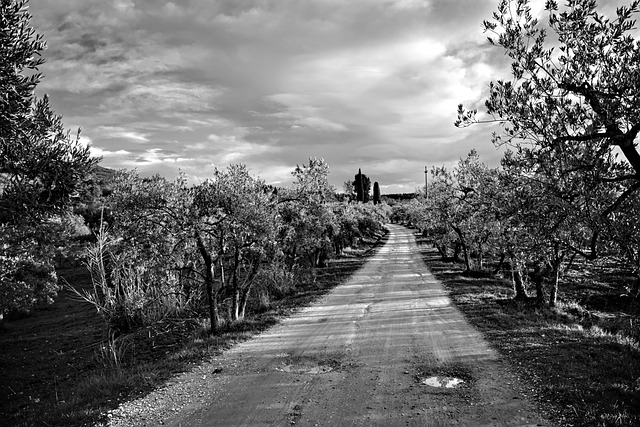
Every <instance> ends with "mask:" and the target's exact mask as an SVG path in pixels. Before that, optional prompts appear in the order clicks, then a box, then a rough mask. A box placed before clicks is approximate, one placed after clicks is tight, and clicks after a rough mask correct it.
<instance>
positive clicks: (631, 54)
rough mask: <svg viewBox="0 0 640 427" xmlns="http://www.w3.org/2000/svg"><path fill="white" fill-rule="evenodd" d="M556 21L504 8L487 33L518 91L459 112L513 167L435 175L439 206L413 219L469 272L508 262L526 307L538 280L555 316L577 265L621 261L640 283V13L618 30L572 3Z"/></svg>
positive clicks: (499, 91) (493, 88)
mask: <svg viewBox="0 0 640 427" xmlns="http://www.w3.org/2000/svg"><path fill="white" fill-rule="evenodd" d="M545 9H546V12H547V13H548V16H549V19H548V22H547V23H545V24H542V23H540V22H539V21H538V20H537V19H536V18H535V17H534V16H533V15H532V13H531V9H530V7H529V1H527V0H511V1H509V0H502V1H501V2H500V4H499V6H498V11H497V12H496V13H495V14H494V17H493V20H491V21H485V22H484V27H485V30H486V31H487V32H489V33H491V34H492V36H491V37H489V42H490V43H492V44H494V45H498V46H500V47H502V48H503V49H504V51H505V53H506V55H507V56H508V57H509V58H511V60H512V65H511V70H512V79H511V80H505V81H497V82H495V83H492V84H491V85H490V94H489V98H488V100H487V101H486V103H485V106H486V109H487V115H485V116H478V113H477V111H476V110H471V111H470V110H466V109H465V108H464V107H463V106H462V105H461V106H459V108H458V120H457V122H456V125H457V126H469V125H472V124H475V123H482V122H498V123H500V124H501V125H502V127H503V130H504V131H503V132H502V133H501V134H498V133H496V134H494V138H493V142H494V143H495V144H497V145H505V144H506V145H508V146H510V147H511V148H510V150H509V151H507V153H506V154H505V156H504V158H503V160H502V164H501V167H500V168H495V169H492V168H488V167H487V166H486V165H484V164H482V163H481V162H480V161H479V159H478V156H477V154H476V153H475V152H471V153H470V154H469V156H468V157H467V158H466V159H462V160H461V161H460V162H459V163H458V165H457V166H456V168H455V169H454V170H453V171H452V172H449V171H447V170H446V169H444V168H434V169H433V170H432V171H431V175H432V179H431V184H430V188H429V200H426V201H425V200H422V201H415V202H413V204H412V206H411V207H410V209H409V213H408V214H409V216H410V217H411V220H412V222H415V223H416V224H418V225H419V226H420V227H422V228H424V229H425V230H427V232H428V233H429V234H430V235H431V236H433V238H434V241H435V244H436V246H437V247H438V248H439V250H440V251H441V253H442V254H443V255H445V256H446V255H447V252H448V250H450V248H452V247H453V248H454V249H455V250H456V251H457V252H459V253H456V255H460V256H461V257H463V259H464V261H465V265H466V268H467V270H473V269H482V268H483V262H484V259H485V257H486V256H487V255H492V256H497V257H498V258H499V259H500V260H501V263H502V262H503V261H505V260H507V261H509V262H510V264H511V271H512V279H513V285H514V290H515V293H516V297H517V298H522V297H524V296H525V283H526V279H527V278H529V279H530V281H531V282H532V283H534V284H535V287H536V294H537V297H538V299H540V300H542V299H544V298H545V293H546V291H547V290H548V294H549V295H548V298H549V299H548V301H549V303H550V304H551V305H553V304H555V301H556V295H557V287H558V281H559V278H560V276H561V274H562V272H563V270H564V269H565V268H566V266H567V265H568V263H567V261H568V260H572V259H573V258H574V257H575V256H581V257H584V258H586V259H589V260H594V259H598V258H602V257H615V258H616V259H618V260H620V261H622V262H623V263H624V264H625V265H626V266H627V267H628V268H629V269H630V270H631V271H632V272H633V273H634V274H635V275H636V277H638V275H639V274H640V225H639V224H640V221H639V220H640V217H639V216H638V215H639V212H640V195H639V191H638V190H640V154H639V152H638V147H637V143H636V139H637V137H638V132H640V114H639V112H640V97H639V96H638V94H639V93H640V90H639V87H638V82H639V81H640V79H639V77H640V45H639V44H638V42H637V41H636V40H635V39H634V37H633V30H634V25H635V22H634V21H633V19H632V17H633V15H634V14H636V13H638V12H639V10H640V2H638V1H634V2H632V3H631V4H630V5H629V6H627V7H619V8H618V9H617V12H616V16H615V18H614V19H610V18H608V17H607V16H605V15H603V14H601V13H599V12H598V11H597V5H596V2H595V1H593V0H569V1H567V2H566V4H565V5H564V7H563V9H562V10H560V8H559V7H558V4H557V3H556V2H555V1H547V2H546V4H545ZM549 31H552V32H554V33H555V35H554V37H552V38H551V41H548V40H547V33H548V32H549ZM545 284H548V286H545ZM637 288H638V284H637V283H636V292H637V290H638V289H637Z"/></svg>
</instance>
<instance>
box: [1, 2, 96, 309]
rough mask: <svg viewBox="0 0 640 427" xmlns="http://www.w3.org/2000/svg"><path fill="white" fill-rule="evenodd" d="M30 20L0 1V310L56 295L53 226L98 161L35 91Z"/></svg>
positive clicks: (39, 45) (35, 52)
mask: <svg viewBox="0 0 640 427" xmlns="http://www.w3.org/2000/svg"><path fill="white" fill-rule="evenodd" d="M30 20H31V15H30V14H29V13H28V10H27V6H26V1H16V0H2V1H1V2H0V176H1V178H2V179H1V182H0V232H1V234H0V236H1V237H0V258H1V259H2V262H3V264H4V265H5V266H7V269H6V270H4V274H3V280H2V287H3V291H2V293H3V297H2V303H1V305H0V314H1V313H2V312H5V311H7V310H15V309H20V310H24V311H28V310H29V309H31V307H32V306H33V304H34V302H35V301H50V300H51V298H52V296H53V295H55V290H56V288H57V284H56V280H55V273H54V272H53V268H52V267H51V259H50V254H51V251H50V250H49V248H50V246H51V245H52V244H53V243H54V242H55V241H56V240H57V237H58V233H57V232H58V231H59V228H57V227H56V226H55V223H56V221H58V220H59V219H60V218H61V217H63V216H65V215H67V214H68V211H69V209H70V206H71V204H72V203H73V200H74V197H75V196H76V195H77V193H78V191H79V190H81V188H82V187H83V184H84V179H85V177H86V176H87V174H88V173H89V172H90V170H91V168H93V166H94V165H95V164H96V163H97V159H94V158H92V157H91V156H90V153H89V148H88V147H86V146H84V145H82V144H81V143H80V141H79V135H78V136H76V137H75V138H73V137H71V135H70V133H69V132H68V131H65V130H64V127H63V125H62V119H61V117H60V116H58V115H56V114H55V113H54V112H53V111H52V110H51V107H50V105H49V100H48V98H47V97H46V96H45V97H43V98H42V99H37V98H36V97H35V95H34V89H35V88H36V86H37V85H38V83H39V82H40V80H41V75H40V74H39V73H38V71H37V68H38V66H39V65H41V64H42V63H43V62H44V58H42V56H41V51H42V50H43V49H44V48H45V42H44V40H43V38H42V36H41V35H39V34H37V33H36V32H35V30H34V29H33V28H32V27H31V25H30ZM8 266H13V267H11V268H9V267H8ZM30 266H31V267H30ZM41 271H47V273H46V274H40V272H41ZM7 272H12V273H7ZM27 276H30V277H36V276H37V277H43V278H44V277H48V279H46V280H45V279H42V280H40V279H34V280H33V281H30V280H23V278H24V277H27ZM43 280H44V282H46V284H42V283H44V282H43ZM39 283H40V284H39ZM11 289H13V290H15V292H13V291H11ZM19 289H21V290H22V291H20V292H18V291H17V290H19ZM12 295H13V296H12ZM25 295H31V296H29V297H26V296H25ZM18 301H22V303H18Z"/></svg>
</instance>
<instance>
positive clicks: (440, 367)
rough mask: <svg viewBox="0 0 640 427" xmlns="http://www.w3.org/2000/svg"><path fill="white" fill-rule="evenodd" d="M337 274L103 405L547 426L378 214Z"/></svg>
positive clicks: (180, 416)
mask: <svg viewBox="0 0 640 427" xmlns="http://www.w3.org/2000/svg"><path fill="white" fill-rule="evenodd" d="M389 229H390V235H389V238H388V240H387V242H386V243H385V245H384V246H383V247H381V248H380V249H379V250H378V252H377V254H376V255H374V256H373V257H371V258H370V259H369V260H368V262H367V263H366V264H365V265H364V267H363V268H362V269H361V270H360V271H359V272H357V273H356V274H354V275H353V276H352V277H351V279H350V280H349V281H348V282H346V283H345V284H344V285H341V286H338V287H337V288H335V289H334V290H333V291H331V292H330V293H328V294H327V295H325V296H324V297H323V298H322V299H321V300H319V301H318V302H316V303H314V304H313V305H311V306H310V307H308V308H306V309H303V310H301V311H300V312H299V313H297V314H296V315H294V316H293V317H291V318H289V319H287V320H285V321H284V322H282V323H281V324H279V325H278V326H276V327H274V328H272V329H270V330H268V331H266V332H264V333H262V334H261V335H259V336H257V337H256V338H254V339H251V340H249V341H246V342H244V343H241V344H239V345H237V346H235V347H234V348H232V349H231V350H229V351H227V352H225V353H223V354H222V355H219V356H215V357H213V358H211V359H210V360H209V361H207V362H205V363H201V364H199V365H198V366H197V367H195V368H193V369H192V370H190V371H189V372H186V373H183V374H180V375H178V376H176V377H174V378H173V379H172V380H171V381H169V382H168V383H167V384H166V386H164V387H162V388H161V389H158V390H156V391H154V392H153V393H151V394H149V395H147V396H145V397H144V398H140V399H137V400H133V401H130V402H127V403H124V404H122V405H121V406H120V407H118V408H117V409H115V410H113V411H110V412H109V414H108V422H107V424H108V425H109V426H111V427H117V426H131V425H136V426H152V425H153V426H155V425H170V426H205V425H206V426H210V425H221V426H241V425H242V426H244V425H251V426H263V425H264V426H282V425H302V426H316V425H322V426H334V425H335V426H343V425H354V426H357V425H363V426H364V425H366V426H369V425H380V426H400V425H402V426H405V425H421V426H422V425H428V426H439V425H442V426H445V425H446V426H451V425H461V426H497V425H500V426H540V425H543V426H546V425H550V422H549V421H548V420H546V419H545V418H544V417H543V416H542V415H541V414H540V413H539V412H538V410H537V409H536V406H535V404H534V403H533V401H532V400H530V397H529V396H528V390H529V388H528V387H527V386H526V384H524V383H523V382H522V381H521V380H520V379H519V378H518V376H517V375H515V374H514V373H513V372H512V371H511V370H510V368H509V367H508V366H507V364H506V363H504V362H503V361H502V360H501V359H500V357H499V356H498V354H497V353H496V351H494V349H492V348H491V347H490V346H489V345H488V344H487V342H486V341H485V340H484V339H483V337H482V335H481V334H480V333H479V332H478V330H476V329H475V328H473V327H471V326H470V325H469V324H468V323H467V321H466V320H465V318H464V317H463V315H462V314H461V313H460V312H459V311H458V309H457V308H456V307H455V306H454V305H453V304H452V302H451V300H450V298H449V296H448V294H447V292H446V291H445V290H444V288H443V286H442V284H441V283H440V282H439V281H438V280H437V279H436V278H435V277H434V276H433V275H432V274H431V273H430V272H429V271H428V269H427V268H426V267H425V264H424V262H423V260H422V259H421V256H420V254H419V251H418V248H417V246H416V243H415V240H414V237H413V234H412V232H411V231H410V230H407V229H405V228H404V227H401V226H396V225H389Z"/></svg>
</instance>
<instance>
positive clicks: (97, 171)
mask: <svg viewBox="0 0 640 427" xmlns="http://www.w3.org/2000/svg"><path fill="white" fill-rule="evenodd" d="M93 175H94V177H95V182H96V184H98V185H100V186H102V185H103V184H110V183H111V181H113V177H114V176H115V175H116V170H115V169H109V168H105V167H102V166H100V165H96V166H95V167H94V168H93Z"/></svg>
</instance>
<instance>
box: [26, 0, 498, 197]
mask: <svg viewBox="0 0 640 427" xmlns="http://www.w3.org/2000/svg"><path fill="white" fill-rule="evenodd" d="M494 3H495V1H494V0H483V1H474V2H469V1H467V0H353V1H349V2H344V1H342V0H309V1H295V2H271V1H265V0H242V1H239V0H220V1H215V2H211V1H209V0H183V1H180V2H178V1H167V0H136V1H131V0H118V1H113V2H103V1H99V0H48V1H46V2H35V1H33V2H31V3H30V8H31V12H32V13H33V15H34V25H35V26H36V28H37V29H38V31H40V32H42V33H43V34H44V36H45V38H46V39H47V41H48V45H49V49H48V50H47V51H46V52H45V57H46V58H47V63H46V64H45V65H44V66H43V67H42V71H43V72H44V74H45V79H44V80H43V82H42V84H41V85H40V86H39V87H38V92H39V93H49V94H50V95H51V101H52V104H53V106H54V108H55V109H56V111H57V112H58V113H61V114H62V115H63V116H64V122H65V124H66V125H67V126H68V127H72V128H74V127H79V126H80V127H82V128H83V135H84V137H86V138H88V140H90V141H91V144H92V147H93V148H92V150H93V151H94V152H96V153H101V155H102V156H103V157H104V160H103V164H105V165H106V166H109V167H116V168H120V167H137V168H138V169H139V170H140V171H141V172H144V173H150V174H152V173H160V174H163V175H166V176H168V177H171V176H175V174H176V173H177V171H178V170H182V171H186V172H187V173H188V174H189V176H191V177H192V178H193V179H194V180H198V179H204V178H206V175H207V174H210V169H209V168H212V167H213V166H212V165H221V166H226V165H227V164H228V163H231V162H242V163H246V164H247V165H248V167H249V168H250V169H251V170H253V171H255V172H256V173H258V174H260V175H261V176H262V177H263V178H264V179H266V180H268V181H269V182H273V183H284V184H288V183H290V182H291V177H290V172H291V171H292V170H293V169H294V168H295V165H296V164H301V163H305V162H306V161H307V159H308V158H309V157H310V156H317V157H324V158H325V159H326V160H327V161H328V162H329V164H330V166H331V170H332V175H331V177H330V178H331V180H332V183H333V184H334V185H335V186H336V187H338V188H341V185H342V184H341V183H342V182H343V181H344V180H346V179H349V178H352V176H353V175H354V174H355V173H356V172H357V169H358V168H359V167H362V168H363V171H364V170H367V171H369V173H368V175H370V177H371V178H372V180H374V181H379V182H380V184H381V185H382V186H383V188H387V189H389V190H393V191H413V190H414V188H415V187H416V186H417V185H420V182H421V179H422V176H421V171H422V170H423V165H424V164H435V163H436V162H455V161H456V160H457V159H458V158H459V157H462V156H465V155H466V152H467V151H468V150H469V149H470V148H472V147H474V146H482V147H487V148H486V149H484V151H482V150H481V153H482V154H483V155H484V154H486V155H487V158H488V161H491V162H496V161H497V158H498V157H499V154H497V153H495V149H494V148H493V147H492V146H491V144H490V142H489V138H490V133H491V129H490V128H483V129H481V128H474V129H473V130H467V129H463V130H460V129H456V128H454V127H453V125H452V124H453V121H454V120H455V111H456V106H457V104H458V103H460V102H464V103H465V104H468V105H470V106H476V105H481V103H482V99H483V96H484V94H485V92H486V86H487V83H488V81H489V80H491V79H494V78H496V76H504V75H505V66H504V65H505V59H504V58H503V57H502V56H501V54H500V52H499V50H496V49H493V50H492V49H489V48H487V46H486V45H485V43H484V35H483V34H482V30H481V20H482V19H484V18H488V17H490V14H491V11H492V9H493V8H494V7H495V4H494ZM507 65H508V64H507Z"/></svg>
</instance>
